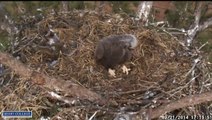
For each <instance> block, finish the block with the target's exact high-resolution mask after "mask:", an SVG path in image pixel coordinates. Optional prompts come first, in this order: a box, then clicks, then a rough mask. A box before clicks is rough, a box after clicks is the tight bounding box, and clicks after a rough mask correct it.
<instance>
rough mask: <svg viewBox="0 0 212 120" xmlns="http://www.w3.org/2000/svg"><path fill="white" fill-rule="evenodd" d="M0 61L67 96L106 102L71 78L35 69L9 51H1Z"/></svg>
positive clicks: (22, 74)
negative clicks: (51, 74) (62, 77)
mask: <svg viewBox="0 0 212 120" xmlns="http://www.w3.org/2000/svg"><path fill="white" fill-rule="evenodd" d="M0 63H2V64H4V65H6V66H8V67H10V68H11V69H12V70H14V71H15V72H16V73H17V74H19V75H20V76H22V77H25V78H27V79H31V80H32V82H33V83H35V84H38V85H41V86H43V87H45V88H49V89H52V90H53V89H54V90H59V91H61V92H62V93H64V94H65V95H66V96H72V97H77V98H79V99H81V100H83V99H87V100H90V101H92V102H98V103H102V102H104V100H102V98H101V96H99V95H98V94H96V93H95V92H92V91H90V90H88V89H86V88H84V87H82V86H79V85H78V84H76V83H74V82H73V81H71V80H69V81H65V80H63V79H60V78H58V79H56V78H53V77H49V76H47V75H45V74H43V73H39V72H36V71H33V70H32V69H30V68H28V67H26V66H25V65H24V64H22V63H21V62H19V61H18V60H16V59H15V58H13V57H12V56H11V55H9V54H7V53H3V52H0Z"/></svg>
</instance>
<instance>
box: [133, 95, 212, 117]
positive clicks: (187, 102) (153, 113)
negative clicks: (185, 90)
mask: <svg viewBox="0 0 212 120" xmlns="http://www.w3.org/2000/svg"><path fill="white" fill-rule="evenodd" d="M209 101H212V92H211V91H210V92H205V93H201V94H196V95H191V96H187V97H184V98H182V99H180V100H177V101H174V102H171V103H169V104H166V105H162V106H159V107H157V108H154V109H152V110H151V109H148V110H145V109H142V110H140V111H139V113H137V114H135V115H133V116H132V117H133V118H134V119H135V118H140V119H143V117H146V118H150V119H154V118H158V117H160V116H162V115H163V114H165V113H169V112H171V111H173V110H176V109H180V108H184V107H188V106H192V105H197V104H201V103H204V102H209ZM144 114H145V115H144ZM141 115H144V116H141Z"/></svg>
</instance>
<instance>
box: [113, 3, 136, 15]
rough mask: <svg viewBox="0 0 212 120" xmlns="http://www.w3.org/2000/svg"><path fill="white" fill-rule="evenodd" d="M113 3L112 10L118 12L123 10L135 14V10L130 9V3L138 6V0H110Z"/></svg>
mask: <svg viewBox="0 0 212 120" xmlns="http://www.w3.org/2000/svg"><path fill="white" fill-rule="evenodd" d="M111 3H112V5H113V12H114V13H120V12H125V13H127V14H135V11H133V10H131V9H130V3H132V5H135V6H136V7H138V4H139V2H138V1H111Z"/></svg>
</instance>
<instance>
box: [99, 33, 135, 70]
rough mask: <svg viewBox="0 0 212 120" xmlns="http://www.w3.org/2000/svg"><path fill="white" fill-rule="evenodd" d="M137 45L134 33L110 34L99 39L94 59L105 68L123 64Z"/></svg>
mask: <svg viewBox="0 0 212 120" xmlns="http://www.w3.org/2000/svg"><path fill="white" fill-rule="evenodd" d="M136 46H137V39H136V37H135V36H134V35H131V34H124V35H111V36H108V37H105V38H103V39H101V40H100V42H99V43H98V45H97V47H96V51H95V60H96V62H97V63H98V64H101V65H103V66H104V67H105V68H106V69H109V68H112V69H113V68H114V67H115V66H116V65H119V64H123V63H124V62H126V61H128V60H129V59H130V58H131V57H132V53H131V50H132V49H134V48H135V47H136Z"/></svg>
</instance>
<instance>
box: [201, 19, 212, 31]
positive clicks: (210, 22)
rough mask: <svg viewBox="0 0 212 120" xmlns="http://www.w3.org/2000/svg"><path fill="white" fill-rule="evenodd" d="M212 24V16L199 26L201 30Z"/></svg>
mask: <svg viewBox="0 0 212 120" xmlns="http://www.w3.org/2000/svg"><path fill="white" fill-rule="evenodd" d="M211 25H212V17H211V18H208V19H207V20H206V21H205V22H204V23H203V24H202V25H200V26H199V31H202V30H204V29H206V28H208V27H209V26H211Z"/></svg>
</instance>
